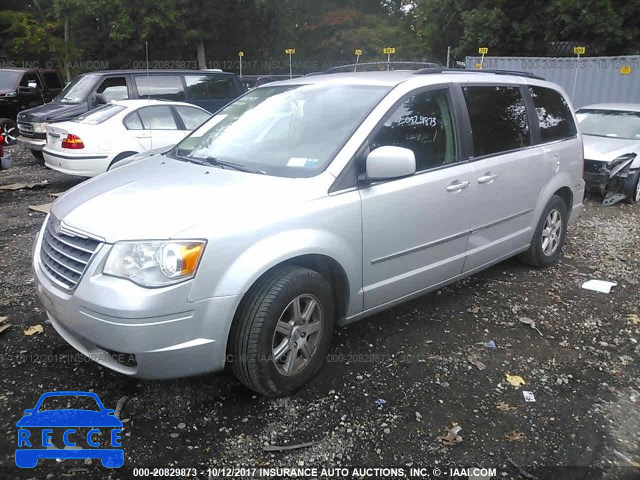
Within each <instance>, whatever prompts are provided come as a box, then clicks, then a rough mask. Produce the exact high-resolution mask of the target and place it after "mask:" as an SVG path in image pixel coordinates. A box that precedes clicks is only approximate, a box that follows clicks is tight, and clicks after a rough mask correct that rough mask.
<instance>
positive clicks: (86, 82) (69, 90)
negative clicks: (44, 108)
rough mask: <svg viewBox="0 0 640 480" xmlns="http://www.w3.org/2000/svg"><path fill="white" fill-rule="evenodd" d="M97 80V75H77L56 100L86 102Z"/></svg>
mask: <svg viewBox="0 0 640 480" xmlns="http://www.w3.org/2000/svg"><path fill="white" fill-rule="evenodd" d="M96 81H97V75H82V76H79V77H76V78H74V79H73V80H72V81H71V83H69V84H68V85H67V86H66V87H64V89H63V90H62V91H61V92H60V93H59V94H58V96H57V97H56V101H57V102H61V103H82V102H86V101H87V97H88V96H89V94H90V93H91V90H92V89H93V87H94V86H95V84H96Z"/></svg>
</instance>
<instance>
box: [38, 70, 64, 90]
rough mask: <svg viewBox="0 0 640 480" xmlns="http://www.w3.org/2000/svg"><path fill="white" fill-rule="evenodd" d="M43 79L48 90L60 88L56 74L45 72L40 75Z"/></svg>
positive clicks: (60, 83)
mask: <svg viewBox="0 0 640 480" xmlns="http://www.w3.org/2000/svg"><path fill="white" fill-rule="evenodd" d="M42 77H43V78H44V83H46V84H47V87H49V88H62V82H60V77H59V76H58V74H57V73H53V72H45V73H43V74H42Z"/></svg>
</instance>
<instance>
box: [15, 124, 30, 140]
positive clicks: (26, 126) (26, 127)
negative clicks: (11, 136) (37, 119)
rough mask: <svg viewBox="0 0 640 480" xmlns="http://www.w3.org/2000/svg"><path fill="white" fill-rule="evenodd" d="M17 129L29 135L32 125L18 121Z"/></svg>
mask: <svg viewBox="0 0 640 480" xmlns="http://www.w3.org/2000/svg"><path fill="white" fill-rule="evenodd" d="M18 130H20V133H21V134H22V135H25V136H27V137H30V136H32V135H33V125H32V124H31V123H27V122H18Z"/></svg>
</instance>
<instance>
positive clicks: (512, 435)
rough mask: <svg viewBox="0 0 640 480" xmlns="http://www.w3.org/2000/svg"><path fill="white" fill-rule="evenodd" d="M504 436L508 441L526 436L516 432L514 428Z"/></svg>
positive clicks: (514, 440)
mask: <svg viewBox="0 0 640 480" xmlns="http://www.w3.org/2000/svg"><path fill="white" fill-rule="evenodd" d="M504 436H505V438H506V439H507V440H509V441H510V442H517V441H519V440H522V439H523V438H527V436H526V435H525V434H524V433H522V432H517V431H515V430H514V431H513V432H511V433H506V434H505V435H504Z"/></svg>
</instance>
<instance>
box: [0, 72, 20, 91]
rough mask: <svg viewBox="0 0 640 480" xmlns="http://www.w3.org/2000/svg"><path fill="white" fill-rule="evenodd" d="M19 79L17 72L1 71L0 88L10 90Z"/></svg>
mask: <svg viewBox="0 0 640 480" xmlns="http://www.w3.org/2000/svg"><path fill="white" fill-rule="evenodd" d="M19 78H20V73H19V72H10V71H4V72H3V71H1V70H0V88H1V89H3V90H4V89H7V90H11V89H14V88H15V87H16V84H17V83H18V79H19Z"/></svg>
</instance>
